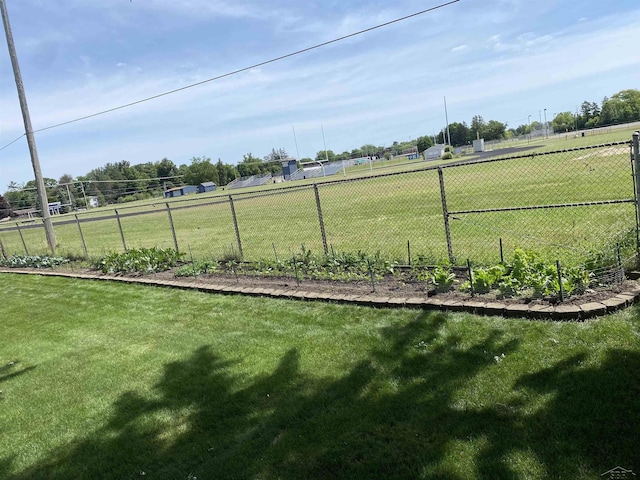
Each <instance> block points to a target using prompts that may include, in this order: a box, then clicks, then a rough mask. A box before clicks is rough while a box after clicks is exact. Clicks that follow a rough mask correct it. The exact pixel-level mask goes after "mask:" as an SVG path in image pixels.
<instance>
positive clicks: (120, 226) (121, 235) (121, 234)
mask: <svg viewBox="0 0 640 480" xmlns="http://www.w3.org/2000/svg"><path fill="white" fill-rule="evenodd" d="M114 211H115V212H116V220H118V228H119V229H120V238H121V239H122V246H123V247H124V251H125V252H127V251H128V250H127V242H125V241H124V232H123V231H122V223H121V222H120V215H119V214H118V210H114Z"/></svg>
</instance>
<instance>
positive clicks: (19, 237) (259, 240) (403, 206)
mask: <svg viewBox="0 0 640 480" xmlns="http://www.w3.org/2000/svg"><path fill="white" fill-rule="evenodd" d="M636 143H637V142H636ZM637 148H638V147H637V146H636V150H634V149H633V142H632V141H628V142H617V143H610V144H605V145H593V146H590V147H580V148H575V149H569V150H560V151H554V152H548V153H530V154H524V155H517V156H510V157H506V158H492V159H484V160H477V161H467V162H458V163H453V164H447V165H440V166H429V165H428V164H425V167H424V168H421V169H416V170H412V171H397V172H394V171H390V172H389V173H385V174H382V175H371V176H367V177H359V178H358V177H355V178H352V177H349V178H343V179H336V177H333V179H330V180H329V179H325V180H326V181H323V182H318V183H306V184H304V183H302V184H301V183H299V182H295V183H287V184H285V185H282V184H280V185H273V184H269V185H265V186H263V187H261V188H260V189H258V190H254V191H247V192H241V191H236V190H234V193H233V194H231V195H229V194H228V193H227V192H223V191H217V192H216V193H215V194H214V195H213V196H206V197H200V196H193V197H190V198H180V199H175V200H172V201H166V200H162V201H161V200H157V201H156V202H155V203H149V204H145V205H134V206H129V205H122V206H118V207H117V208H116V209H114V210H112V211H108V210H104V209H101V210H97V211H86V212H78V213H77V214H74V215H63V216H59V217H56V218H55V219H54V228H55V230H56V235H57V237H58V239H59V242H60V246H59V253H61V254H66V255H73V256H89V257H97V256H100V255H102V254H104V253H107V252H110V251H122V250H125V249H128V248H135V247H143V246H146V247H150V246H159V247H164V248H167V247H171V248H176V249H177V250H179V251H182V252H186V251H188V250H189V251H191V252H192V254H193V256H194V257H195V258H222V257H228V256H236V257H242V258H244V259H245V260H260V259H266V258H274V256H275V257H280V258H285V257H287V256H290V255H291V254H292V253H295V252H299V251H300V250H301V249H305V250H312V251H314V252H315V253H325V254H330V253H331V252H338V251H350V252H357V251H362V252H366V253H369V254H375V253H377V252H379V253H380V255H383V256H385V257H387V258H390V259H395V260H398V261H401V262H403V263H406V262H408V261H410V258H409V255H411V256H413V259H414V260H416V259H418V257H420V259H421V261H423V262H427V263H429V262H430V263H436V262H438V261H441V260H444V259H448V260H449V261H450V262H452V263H454V264H464V263H465V262H466V259H471V260H472V261H473V262H474V263H476V264H478V263H492V262H495V261H499V260H500V259H501V258H509V257H510V256H511V254H512V252H513V250H514V249H516V248H519V247H522V248H529V249H533V250H536V251H538V252H539V253H541V254H543V255H546V256H551V257H552V258H553V259H559V260H560V261H562V262H563V264H577V263H583V262H586V261H588V260H589V259H591V258H592V257H593V256H594V255H600V256H602V255H603V253H602V252H608V253H606V255H609V256H618V257H622V258H624V259H629V258H635V257H634V256H635V255H636V254H637V248H638V228H637V227H638V218H640V217H639V216H638V214H637V190H638V188H637V185H636V182H635V181H634V178H636V177H635V175H634V166H633V162H632V160H633V158H634V156H635V158H636V162H637V163H638V162H640V158H638V152H637ZM0 243H1V245H0V246H1V247H2V250H3V251H4V254H5V255H12V254H24V253H29V254H35V253H45V252H46V250H47V246H46V240H45V235H44V228H43V225H42V223H41V221H40V220H39V219H36V220H31V221H29V222H10V223H5V224H3V225H2V226H0Z"/></svg>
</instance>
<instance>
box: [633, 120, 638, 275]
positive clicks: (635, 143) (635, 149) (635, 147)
mask: <svg viewBox="0 0 640 480" xmlns="http://www.w3.org/2000/svg"><path fill="white" fill-rule="evenodd" d="M632 138H633V142H632V143H633V152H632V160H633V172H634V175H635V178H634V180H635V185H634V187H635V188H634V194H635V207H636V263H637V266H638V267H640V131H636V132H633V137H632Z"/></svg>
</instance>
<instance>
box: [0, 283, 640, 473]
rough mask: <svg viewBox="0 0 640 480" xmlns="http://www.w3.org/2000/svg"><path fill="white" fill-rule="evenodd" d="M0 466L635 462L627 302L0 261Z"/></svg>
mask: <svg viewBox="0 0 640 480" xmlns="http://www.w3.org/2000/svg"><path fill="white" fill-rule="evenodd" d="M0 287H1V288H2V291H3V294H4V295H3V307H2V313H3V315H2V318H3V343H2V350H1V352H0V390H2V393H1V394H0V409H1V410H0V411H1V412H2V414H1V415H0V431H1V432H2V435H0V477H1V478H6V479H12V480H22V479H24V480H26V479H29V480H34V479H49V480H57V479H60V480H68V479H72V478H91V479H102V478H104V479H112V478H118V479H133V478H139V477H141V476H144V477H145V478H162V479H165V478H167V479H168V478H171V479H180V478H182V479H188V478H195V477H197V478H199V479H232V478H237V479H252V478H253V479H265V480H266V479H280V478H292V479H293V478H296V479H297V478H305V479H314V478H318V479H326V478H336V479H337V478H345V479H371V478H389V479H420V478H424V479H432V478H434V479H435V478H442V479H444V478H446V479H456V480H463V479H478V478H488V479H502V478H527V479H549V478H572V479H592V478H600V474H601V473H603V472H605V471H607V470H609V469H611V468H613V467H615V466H618V465H619V466H622V467H624V468H627V469H631V470H634V471H636V472H637V471H639V470H640V463H639V462H638V460H639V458H638V445H640V430H639V429H638V425H639V424H640V403H639V402H638V401H637V399H638V396H639V395H640V377H638V374H637V373H638V371H640V311H639V310H638V309H637V308H633V309H629V310H626V311H624V312H620V313H618V314H616V315H613V316H608V317H604V318H600V319H596V320H591V321H589V322H586V323H551V322H532V321H525V320H519V319H504V318H498V317H494V318H480V317H476V316H473V315H468V314H444V313H439V312H420V311H412V310H377V309H370V308H364V307H346V306H337V305H330V304H321V303H312V302H309V303H301V302H292V301H284V300H269V299H261V298H244V297H234V296H218V295H209V294H204V293H198V292H189V291H180V290H169V289H161V288H152V287H145V286H135V285H123V284H117V283H103V282H95V281H80V280H70V279H62V278H59V279H56V278H47V277H38V276H19V275H15V274H0Z"/></svg>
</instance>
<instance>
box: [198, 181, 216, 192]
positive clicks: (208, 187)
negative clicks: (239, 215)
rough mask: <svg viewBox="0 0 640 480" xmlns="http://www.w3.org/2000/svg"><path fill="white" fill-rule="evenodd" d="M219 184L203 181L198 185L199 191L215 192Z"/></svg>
mask: <svg viewBox="0 0 640 480" xmlns="http://www.w3.org/2000/svg"><path fill="white" fill-rule="evenodd" d="M216 188H217V185H216V184H215V183H214V182H202V183H201V184H200V185H198V193H205V192H214V191H215V189H216Z"/></svg>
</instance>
